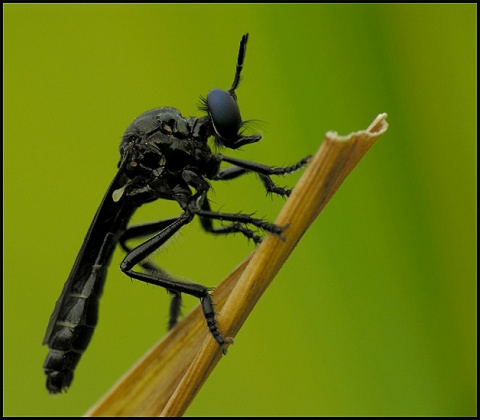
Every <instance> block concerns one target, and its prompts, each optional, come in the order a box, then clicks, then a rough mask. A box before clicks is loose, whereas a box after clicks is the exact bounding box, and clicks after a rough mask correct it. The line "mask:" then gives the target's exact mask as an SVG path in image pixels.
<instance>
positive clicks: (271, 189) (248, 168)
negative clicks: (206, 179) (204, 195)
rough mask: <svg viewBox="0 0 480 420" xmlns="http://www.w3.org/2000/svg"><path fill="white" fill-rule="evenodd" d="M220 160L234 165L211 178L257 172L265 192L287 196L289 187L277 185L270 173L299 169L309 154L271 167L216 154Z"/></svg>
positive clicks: (217, 178) (288, 172)
mask: <svg viewBox="0 0 480 420" xmlns="http://www.w3.org/2000/svg"><path fill="white" fill-rule="evenodd" d="M216 156H217V158H218V159H219V160H220V161H224V162H228V163H232V164H233V165H235V166H231V167H228V168H225V169H223V170H221V171H220V172H219V173H218V174H217V175H216V176H215V177H214V178H213V179H214V180H215V181H217V180H229V179H234V178H237V177H239V176H241V175H243V174H245V173H248V172H254V173H256V174H258V176H259V177H260V180H261V181H262V183H263V185H264V187H265V189H266V191H267V193H275V194H278V195H280V196H282V197H284V196H287V197H288V196H289V195H290V193H291V192H292V190H291V189H288V188H284V187H279V186H278V185H276V184H275V183H274V182H273V181H272V180H271V179H270V175H287V174H291V173H292V172H295V171H297V170H299V169H301V168H302V167H303V166H305V165H306V164H307V163H308V161H309V159H310V156H307V157H305V158H303V159H302V160H301V161H300V162H298V163H296V164H294V165H291V166H285V167H278V168H276V167H272V166H267V165H263V164H261V163H256V162H250V161H246V160H242V159H237V158H233V157H230V156H224V155H216Z"/></svg>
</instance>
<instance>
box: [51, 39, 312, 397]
mask: <svg viewBox="0 0 480 420" xmlns="http://www.w3.org/2000/svg"><path fill="white" fill-rule="evenodd" d="M247 41H248V34H245V35H244V36H243V37H242V40H241V42H240V50H239V53H238V59H237V69H236V72H235V78H234V80H233V84H232V87H231V88H230V89H229V90H227V91H226V90H221V89H213V90H211V91H210V92H209V93H208V95H207V98H206V99H204V98H202V106H201V108H200V109H201V110H202V111H205V112H206V115H205V116H203V117H200V118H185V117H183V116H182V115H181V114H180V112H179V111H178V110H176V109H174V108H156V109H153V110H151V111H147V112H145V113H143V114H142V115H140V116H139V117H138V118H137V119H135V120H134V121H133V123H132V124H131V125H130V126H129V127H128V128H127V130H126V131H125V134H124V135H123V138H122V141H121V143H120V155H121V158H120V162H119V164H118V171H117V174H116V175H115V177H114V178H113V181H112V183H111V184H110V186H109V187H108V190H107V192H106V194H105V196H104V197H103V200H102V202H101V204H100V207H99V208H98V210H97V212H96V214H95V217H94V218H93V221H92V224H91V225H90V228H89V229H88V232H87V235H86V237H85V240H84V241H83V245H82V247H81V249H80V252H79V253H78V256H77V259H76V260H75V263H74V265H73V268H72V271H71V272H70V275H69V276H68V279H67V281H66V282H65V285H64V286H63V290H62V293H61V295H60V297H59V298H58V300H57V303H56V305H55V309H54V311H53V313H52V315H51V317H50V322H49V324H48V327H47V331H46V333H45V338H44V340H43V344H47V345H48V347H49V352H48V356H47V358H46V360H45V364H44V366H43V369H44V371H45V374H46V376H47V389H48V391H49V392H50V393H52V394H56V393H59V392H62V391H66V390H67V389H68V387H69V386H70V384H71V383H72V380H73V371H74V369H75V367H76V366H77V363H78V362H79V360H80V357H81V355H82V353H83V352H84V351H85V349H86V348H87V346H88V343H89V342H90V339H91V338H92V335H93V331H94V329H95V326H96V325H97V320H98V306H99V300H100V297H101V295H102V290H103V286H104V283H105V278H106V275H107V268H108V265H109V263H110V261H111V259H112V255H113V251H114V250H115V247H116V246H117V244H119V245H120V246H121V247H122V248H123V249H124V250H125V251H126V253H127V255H126V256H125V258H124V259H123V261H122V263H121V265H120V269H121V270H122V271H123V272H124V273H125V274H126V275H127V276H129V277H130V278H132V279H136V280H140V281H143V282H145V283H150V284H154V285H157V286H161V287H164V288H165V289H167V291H168V292H169V293H170V294H171V296H172V301H171V305H170V320H169V328H172V327H173V326H174V325H175V324H176V323H177V319H178V317H179V316H180V306H181V294H182V293H185V294H187V295H191V296H195V297H197V298H199V299H200V301H201V305H202V309H203V313H204V316H205V320H206V323H207V327H208V329H209V331H210V333H211V334H212V336H213V337H214V339H215V340H216V342H217V343H218V345H219V346H220V347H221V348H222V350H224V352H225V349H226V345H227V344H230V343H231V341H230V340H229V339H227V338H224V337H223V335H222V333H221V332H220V331H219V329H218V326H217V321H216V318H215V312H214V309H213V301H212V298H211V296H210V294H209V290H210V289H209V288H207V287H205V286H203V285H201V284H196V283H193V282H185V281H182V280H180V279H178V278H176V277H174V276H172V275H170V274H167V273H166V272H165V271H163V270H162V269H160V268H158V267H156V266H155V265H154V264H152V263H151V262H148V261H146V260H147V258H148V257H149V256H150V255H151V254H152V253H153V252H154V251H155V250H157V249H158V248H159V247H161V246H162V245H163V244H165V243H166V242H167V241H168V240H169V239H170V238H171V237H172V236H173V235H174V234H175V233H176V232H177V231H178V230H179V229H180V228H181V227H182V226H184V225H186V224H187V223H190V222H191V221H192V219H193V218H194V217H195V216H198V217H199V219H200V222H201V225H202V227H203V229H204V230H205V231H207V232H210V233H212V234H216V235H223V234H229V233H241V234H243V235H244V236H246V237H247V238H249V239H252V240H253V241H254V242H255V243H259V242H260V241H261V235H259V232H261V231H263V232H269V233H272V234H274V235H278V236H281V235H282V231H283V228H282V227H280V226H276V225H275V224H272V223H268V222H266V221H265V220H263V219H256V218H254V217H252V215H250V214H242V213H235V214H231V213H220V212H217V211H212V210H211V208H210V204H209V201H208V198H207V193H208V191H209V189H210V182H209V180H210V181H218V180H230V179H234V178H237V177H239V176H241V175H243V174H246V173H250V172H253V173H256V174H257V175H258V177H259V178H260V180H261V182H262V183H263V185H264V186H265V189H266V191H267V192H268V193H274V194H278V195H280V196H284V197H286V196H289V195H290V192H291V190H289V189H285V188H282V187H279V186H277V185H275V184H274V182H273V181H272V180H271V178H270V176H271V175H285V174H290V173H292V172H294V171H296V170H298V169H300V168H302V167H303V166H305V165H306V164H307V161H308V157H306V158H304V159H302V160H301V161H300V162H298V163H296V164H295V165H292V166H287V167H271V166H267V165H262V164H259V163H255V162H248V161H245V160H241V159H236V158H232V157H229V156H225V155H223V154H214V153H212V151H211V149H210V147H209V146H208V142H207V141H208V139H209V138H210V137H213V139H214V143H215V145H216V146H217V147H218V148H221V147H226V148H228V149H238V148H239V147H240V146H244V145H247V144H250V143H255V142H257V141H259V140H260V139H261V136H245V135H243V132H244V130H243V128H244V125H245V124H244V122H243V121H242V118H241V116H240V110H239V107H238V104H237V96H236V94H235V89H236V88H237V87H238V84H239V82H240V73H241V72H242V67H243V62H244V59H245V51H246V47H247ZM222 162H226V163H228V164H230V166H229V167H227V168H225V169H220V165H221V163H222ZM157 199H164V200H174V201H176V202H177V203H178V204H179V205H180V207H181V209H182V213H181V215H180V216H178V217H172V218H170V219H166V220H160V221H155V222H152V223H147V224H142V225H133V226H127V225H128V222H129V220H130V219H131V217H132V215H133V213H134V212H135V210H136V209H137V208H138V207H140V206H141V205H143V204H145V203H149V202H152V201H155V200H157ZM214 221H220V222H222V223H220V225H219V226H215V225H214V224H213V222H214ZM142 237H143V238H145V237H149V239H148V240H146V241H145V242H143V243H142V244H141V245H139V246H137V247H135V248H132V247H131V246H129V245H128V244H127V242H128V241H129V240H131V239H135V238H142ZM136 266H139V267H141V268H142V269H143V270H141V271H140V272H139V271H135V270H134V268H135V267H136Z"/></svg>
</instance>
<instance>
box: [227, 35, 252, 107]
mask: <svg viewBox="0 0 480 420" xmlns="http://www.w3.org/2000/svg"><path fill="white" fill-rule="evenodd" d="M247 41H248V34H245V35H243V36H242V40H241V41H240V49H239V50H238V59H237V70H236V72H235V79H233V84H232V87H231V88H230V90H229V91H228V93H230V95H231V96H233V97H234V98H235V99H237V98H236V95H235V89H236V88H237V87H238V84H239V83H240V73H241V72H242V69H243V62H244V60H245V53H246V51H247Z"/></svg>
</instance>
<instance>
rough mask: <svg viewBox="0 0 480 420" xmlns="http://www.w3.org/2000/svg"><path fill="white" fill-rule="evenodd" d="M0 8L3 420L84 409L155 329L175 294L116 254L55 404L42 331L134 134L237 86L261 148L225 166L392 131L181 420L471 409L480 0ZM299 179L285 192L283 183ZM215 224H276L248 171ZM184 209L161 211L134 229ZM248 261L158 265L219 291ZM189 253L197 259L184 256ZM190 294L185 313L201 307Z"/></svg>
mask: <svg viewBox="0 0 480 420" xmlns="http://www.w3.org/2000/svg"><path fill="white" fill-rule="evenodd" d="M3 11H4V175H5V178H4V198H5V207H4V210H5V218H4V245H5V247H4V257H5V259H4V262H5V264H4V279H5V280H4V359H3V361H4V414H5V415H15V416H64V415H65V416H68V415H81V414H83V413H84V412H85V411H86V410H87V409H88V408H89V407H90V406H91V405H92V404H93V403H94V402H95V401H96V400H97V399H98V398H99V397H100V396H101V395H102V394H103V393H104V392H105V391H107V389H109V387H110V386H111V385H112V384H113V383H114V382H115V381H116V380H117V379H118V378H119V377H120V376H121V375H122V373H124V372H125V371H126V370H127V368H128V367H129V366H131V365H132V363H133V362H134V361H135V360H137V359H138V358H139V357H140V356H141V355H142V354H143V353H144V352H145V351H146V350H147V349H149V348H150V347H151V346H152V345H153V344H154V343H155V342H156V341H157V340H158V339H159V338H160V337H161V336H162V334H163V333H164V331H165V328H166V322H167V307H168V297H167V295H166V293H165V292H164V291H163V290H159V289H157V288H154V287H152V286H147V285H144V284H140V283H139V282H133V281H130V280H129V279H128V278H127V277H126V276H124V275H123V274H121V272H120V270H119V269H118V265H119V263H120V261H121V259H122V256H123V254H122V252H120V251H117V252H116V253H115V256H114V261H113V264H112V268H111V270H110V272H109V276H108V281H107V285H106V288H105V293H104V297H103V299H102V304H101V317H100V324H99V326H98V329H97V332H96V334H95V336H94V339H93V340H92V343H91V345H90V346H89V348H88V351H87V352H86V353H85V355H84V357H83V358H82V360H81V362H80V364H79V366H78V369H77V371H76V376H75V380H74V382H73V386H72V387H71V389H70V391H69V392H68V393H67V394H66V395H61V396H57V397H52V396H49V395H48V394H47V392H46V390H45V386H44V375H43V371H42V364H43V360H44V358H45V355H46V353H47V348H46V347H42V346H41V342H42V339H43V334H44V331H45V328H46V326H47V322H48V319H49V316H50V313H51V311H52V309H53V306H54V304H55V301H56V299H57V297H58V295H59V294H60V291H61V290H62V285H63V282H64V281H65V279H66V277H67V275H68V273H69V271H70V268H71V266H72V264H73V261H74V259H75V256H76V253H77V252H78V250H79V248H80V245H81V242H82V239H83V237H84V235H85V233H86V231H87V228H88V226H89V223H90V221H91V219H92V217H93V214H94V212H95V210H96V208H97V206H98V204H99V203H100V200H101V198H102V196H103V193H104V192H105V190H106V188H107V186H108V184H109V182H110V180H111V179H112V177H113V175H114V173H115V170H116V164H117V161H118V158H119V154H118V144H119V140H120V138H121V136H122V134H123V131H124V129H125V128H126V127H127V126H128V125H129V124H130V122H131V121H132V120H133V119H134V118H135V117H137V116H138V115H139V114H141V113H142V112H143V111H146V110H148V109H151V108H155V107H158V106H173V107H176V108H178V109H180V110H181V111H182V113H183V114H184V115H196V116H200V115H202V113H201V112H200V111H198V110H197V108H196V107H197V104H198V98H199V96H200V95H206V93H207V92H208V91H209V90H210V89H212V88H214V87H220V88H225V89H226V88H229V87H230V85H231V82H232V79H233V75H234V69H235V60H236V57H237V51H238V44H239V41H240V38H241V35H242V34H243V33H245V32H249V33H250V41H249V47H248V53H247V59H246V65H245V68H244V73H243V75H242V76H243V79H242V83H241V85H240V88H239V89H238V91H237V93H238V97H239V103H240V106H241V110H242V116H243V118H244V119H258V120H262V121H264V122H265V124H264V127H263V129H262V134H263V136H264V138H263V139H262V141H261V142H260V143H258V144H255V145H251V146H248V147H244V148H243V149H242V150H241V151H238V152H228V153H229V154H230V155H232V156H237V157H241V158H245V159H250V160H255V161H258V162H263V163H268V164H272V165H282V164H289V163H293V162H296V161H298V160H299V159H300V158H302V157H303V156H305V155H307V154H310V153H313V152H315V151H316V150H317V148H318V146H319V144H320V143H321V140H322V138H323V135H324V133H325V132H326V131H328V130H335V131H338V132H339V133H340V134H348V133H349V132H351V131H355V130H360V129H365V128H366V127H367V126H368V125H369V124H370V122H371V121H372V120H373V119H374V118H375V116H376V115H377V114H379V113H381V112H387V113H388V114H389V117H388V122H389V123H390V128H389V130H388V132H387V134H386V135H385V136H384V137H382V138H381V139H380V140H379V141H378V142H377V144H376V145H375V146H374V147H373V149H371V151H370V152H369V153H368V154H367V156H366V157H365V158H364V160H363V161H362V162H361V163H360V165H359V166H358V167H357V168H356V169H355V170H354V172H353V173H352V174H351V175H350V177H349V178H348V179H347V180H346V182H345V184H344V185H343V186H342V187H341V188H340V190H339V191H338V193H337V194H336V196H335V197H334V198H333V200H332V201H331V202H330V203H329V204H328V206H327V207H326V209H325V210H324V212H323V213H322V214H321V215H320V217H319V218H318V219H317V221H316V222H315V223H314V224H313V226H312V227H311V229H310V230H309V231H308V232H307V233H306V235H305V236H304V238H303V239H302V241H301V242H300V243H299V245H298V246H297V248H296V250H295V252H294V253H293V255H292V257H291V258H290V259H289V261H288V262H287V263H286V265H285V266H284V267H283V269H282V270H281V272H280V273H279V275H278V277H277V278H276V280H275V282H274V283H273V284H272V286H271V287H270V289H269V290H268V291H267V293H266V294H265V295H264V297H263V298H262V299H261V300H260V302H259V304H258V306H257V307H256V309H255V310H254V312H253V313H252V315H251V317H250V318H249V320H248V321H247V323H246V324H245V326H244V328H243V329H242V331H241V332H240V334H239V335H238V336H237V338H236V341H235V346H234V347H233V348H232V349H231V350H230V352H229V355H228V357H226V358H224V359H223V360H222V362H221V363H220V364H219V366H218V368H217V369H216V370H215V371H214V372H213V374H212V375H211V377H210V379H209V380H208V381H207V383H206V385H205V386H204V388H203V389H202V390H201V392H200V393H199V395H198V397H197V398H196V399H195V401H194V402H193V404H192V405H191V406H190V408H189V410H188V411H187V413H186V414H187V415H190V416H194V415H202V416H233V415H237V416H238V415H250V416H253V415H271V416H287V415H290V416H301V415H303V416H306V415H309V416H311V415H319V416H353V415H361V416H391V415H402V416H404V415H422V416H472V415H475V414H476V393H477V392H476V379H477V378H476V338H477V337H476V249H475V248H476V151H477V147H476V134H477V133H476V113H477V109H476V46H477V45H476V29H477V28H476V5H473V4H470V5H460V4H459V5H454V4H450V5H342V4H339V5H323V4H311V5H308V4H298V5H296V4H285V5H283V4H282V5H280V4H270V5H269V4H263V5H251V4H245V5H202V4H196V5H193V4H188V5H163V4H156V5H154V4H149V5H140V4H139V5H128V4H125V5H118V4H117V5H54V4H51V5H33V4H30V5H14V4H7V5H4V7H3ZM299 176H300V174H295V175H294V176H289V177H285V178H283V179H280V180H279V184H280V185H294V183H295V182H296V181H297V180H298V177H299ZM214 188H215V192H214V194H213V195H212V199H213V200H214V202H215V203H214V207H215V208H220V207H222V206H223V207H222V208H223V211H238V210H243V211H248V212H250V211H253V210H257V214H258V215H260V216H267V217H268V218H270V219H274V218H275V216H276V214H277V213H278V211H279V210H280V208H281V206H282V200H281V199H279V198H273V199H265V194H264V191H263V188H262V186H261V184H260V182H258V180H256V179H255V178H254V177H253V176H251V177H244V179H239V180H238V181H235V182H233V181H232V182H231V183H228V184H220V185H218V184H215V185H214ZM177 214H179V208H178V206H177V205H176V204H174V203H165V202H158V203H153V204H150V205H148V206H146V207H145V208H143V209H141V211H140V212H139V213H138V215H136V217H135V220H136V221H141V220H156V219H160V218H164V217H169V216H173V215H177ZM251 249H252V245H251V244H248V243H247V241H245V240H244V239H243V238H242V237H240V236H236V237H228V238H219V237H212V236H211V235H206V234H205V233H203V232H202V230H201V228H200V226H199V223H198V222H195V223H192V224H191V225H189V226H188V227H186V228H185V229H184V230H182V232H181V233H180V234H179V235H178V236H177V237H176V238H175V239H174V240H173V241H172V244H171V245H170V246H168V247H167V249H166V250H164V251H162V252H161V253H159V254H158V257H157V258H158V261H159V262H160V263H161V264H162V265H163V266H164V267H165V268H167V269H168V270H170V271H171V272H174V273H177V274H180V275H183V276H185V277H189V278H192V279H194V280H196V281H198V282H200V283H203V284H207V285H209V286H215V285H216V284H217V283H218V282H219V281H220V279H221V278H223V277H224V276H225V275H226V274H227V273H228V272H229V271H230V270H231V269H232V268H233V267H234V266H236V265H237V263H238V262H240V261H241V260H242V259H243V258H244V257H245V256H246V255H247V254H248V253H249V252H250V250H251ZM186 256H187V258H188V262H187V261H186V260H185V259H186ZM196 303H197V302H196V300H195V299H193V298H188V297H187V298H185V308H184V311H185V312H187V311H189V310H190V308H191V307H193V305H194V304H196Z"/></svg>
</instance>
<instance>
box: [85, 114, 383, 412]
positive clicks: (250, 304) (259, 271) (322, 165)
mask: <svg viewBox="0 0 480 420" xmlns="http://www.w3.org/2000/svg"><path fill="white" fill-rule="evenodd" d="M386 117H387V115H386V114H380V115H379V116H378V117H377V118H376V119H375V120H374V122H373V123H372V124H371V125H370V127H369V128H368V129H367V130H363V131H358V132H355V133H352V134H350V135H348V136H345V137H341V136H339V135H338V134H337V133H334V132H328V133H327V134H326V136H325V139H324V141H323V142H322V144H321V146H320V148H319V150H318V152H317V153H316V154H315V156H313V158H312V159H311V161H310V162H309V166H308V168H307V169H306V170H305V173H304V174H303V176H302V177H301V179H300V180H299V182H298V184H297V185H296V187H295V189H294V190H293V193H292V195H291V196H290V197H289V199H288V200H287V202H286V204H285V206H284V207H283V209H282V211H281V212H280V215H279V216H278V218H277V220H276V221H275V223H276V224H277V225H280V226H284V225H288V228H287V230H286V231H285V237H286V239H285V240H284V241H283V240H282V239H280V238H278V237H275V236H273V235H267V237H266V238H265V239H264V241H263V242H262V244H261V245H260V246H259V247H258V249H257V250H256V251H255V252H254V253H253V254H252V255H250V256H249V257H247V259H246V260H245V261H243V262H242V263H241V264H240V265H239V266H238V267H237V268H236V269H235V270H234V271H233V272H232V273H231V274H230V275H229V276H228V277H227V278H226V279H225V280H223V281H222V283H221V284H220V285H219V286H218V287H217V289H216V290H215V292H214V293H213V298H214V301H215V303H216V307H215V308H216V310H217V312H218V314H219V315H218V321H219V325H220V329H221V330H222V331H223V332H224V335H225V336H227V337H235V335H236V334H237V333H238V331H239V330H240V328H241V326H242V325H243V323H244V322H245V320H246V319H247V317H248V315H249V314H250V312H251V311H252V309H253V308H254V306H255V304H256V303H257V301H258V299H259V298H260V296H261V295H262V294H263V292H264V291H265V290H266V289H267V287H268V286H269V284H270V283H271V281H272V280H273V278H274V277H275V275H276V274H277V272H278V271H279V270H280V268H281V267H282V265H283V264H284V262H285V261H286V259H287V258H288V256H289V255H290V253H291V252H292V251H293V249H294V248H295V246H296V244H297V243H298V241H299V240H300V238H301V237H302V235H303V234H304V233H305V231H306V230H307V229H308V227H309V226H310V225H311V224H312V222H313V221H314V220H315V218H316V217H317V216H318V214H319V213H320V211H321V210H322V209H323V208H324V207H325V205H326V204H327V202H328V201H329V200H330V198H331V197H332V196H333V194H334V193H335V192H336V190H337V189H338V187H339V186H340V185H341V183H342V182H343V181H344V179H345V178H346V177H347V175H348V174H349V173H350V172H351V171H352V169H353V168H354V167H355V166H356V165H357V163H358V162H359V161H360V159H361V158H362V157H363V156H364V154H365V153H366V152H367V151H368V149H369V148H370V147H371V146H372V145H373V144H374V143H375V141H376V140H377V139H378V138H379V137H380V136H381V135H382V134H384V133H385V131H386V130H387V128H388V123H387V122H386V121H385V119H386ZM232 353H234V352H233V351H232ZM221 356H222V353H221V350H220V348H219V347H218V345H217V344H216V342H215V341H214V340H213V338H212V337H211V335H210V334H209V332H208V330H207V328H206V327H205V322H204V320H203V315H202V312H201V308H200V307H199V306H197V307H196V308H195V309H193V310H192V312H190V314H189V315H188V316H186V317H185V318H184V319H183V320H182V321H181V322H180V323H179V324H178V325H177V326H176V327H175V328H174V329H173V330H172V331H170V332H169V333H168V334H167V335H166V336H165V337H164V338H163V339H162V340H161V341H160V342H159V343H158V344H156V345H155V346H154V348H153V349H151V350H150V352H149V353H147V354H146V355H145V356H144V358H143V359H141V360H140V361H139V362H138V363H137V364H136V365H135V366H134V367H133V368H132V369H131V370H130V371H129V372H128V373H127V374H126V375H125V376H124V377H123V378H121V379H120V381H119V382H118V383H117V384H116V385H115V386H114V387H113V388H112V389H111V390H110V391H109V393H108V394H107V395H106V396H104V397H103V398H102V400H100V401H99V402H98V403H97V405H96V406H94V407H93V408H92V409H91V410H90V411H89V412H88V413H87V414H86V415H87V416H129V417H133V416H159V415H161V416H181V415H182V414H183V413H184V412H185V410H186V409H187V408H188V406H189V405H190V403H191V402H192V401H193V399H194V397H195V395H196V394H197V392H198V391H199V389H200V388H201V386H202V384H203V383H204V382H205V380H206V379H207V378H208V376H209V374H210V372H211V371H212V370H213V369H214V367H215V366H216V364H217V363H218V361H219V360H220V358H221ZM231 357H233V356H231Z"/></svg>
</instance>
